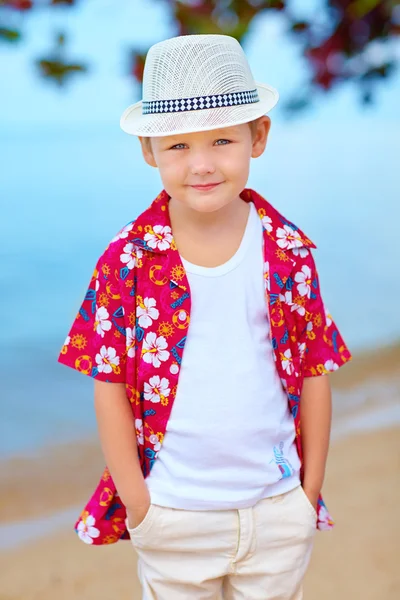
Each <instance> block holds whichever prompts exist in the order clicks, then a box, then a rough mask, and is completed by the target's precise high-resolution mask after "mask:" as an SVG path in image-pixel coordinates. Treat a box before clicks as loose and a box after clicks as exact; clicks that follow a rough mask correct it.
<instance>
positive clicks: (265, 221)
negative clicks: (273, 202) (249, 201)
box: [261, 215, 272, 233]
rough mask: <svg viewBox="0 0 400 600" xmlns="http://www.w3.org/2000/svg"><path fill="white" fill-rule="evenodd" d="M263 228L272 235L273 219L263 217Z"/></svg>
mask: <svg viewBox="0 0 400 600" xmlns="http://www.w3.org/2000/svg"><path fill="white" fill-rule="evenodd" d="M261 221H262V224H263V227H264V229H265V231H268V233H270V232H271V231H272V219H271V217H267V215H265V217H263V218H262V219H261Z"/></svg>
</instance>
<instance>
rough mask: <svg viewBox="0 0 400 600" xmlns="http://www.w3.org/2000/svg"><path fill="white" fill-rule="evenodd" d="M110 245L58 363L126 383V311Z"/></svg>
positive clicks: (101, 377)
mask: <svg viewBox="0 0 400 600" xmlns="http://www.w3.org/2000/svg"><path fill="white" fill-rule="evenodd" d="M111 246H113V244H111V245H110V246H109V247H108V248H107V250H106V251H105V252H104V254H103V255H102V256H101V258H100V259H99V261H98V262H97V265H96V268H95V270H94V273H93V276H92V278H91V280H90V284H89V288H88V290H87V292H86V295H85V297H84V300H83V302H82V305H81V307H80V309H79V311H78V314H77V316H76V318H75V321H74V322H73V324H72V327H71V329H70V331H69V334H68V336H67V338H66V340H65V342H64V345H63V347H62V349H61V352H60V355H59V358H58V361H59V362H60V363H62V364H63V365H66V366H68V367H71V368H73V369H76V370H77V371H79V372H80V373H83V374H84V375H89V376H90V377H94V378H95V379H97V380H99V381H105V382H110V383H125V379H126V377H125V371H126V369H125V366H126V329H125V322H124V309H123V306H122V302H121V292H120V286H121V283H120V278H119V269H118V268H114V264H113V263H114V262H115V260H114V258H113V252H112V250H111ZM113 250H114V249H113Z"/></svg>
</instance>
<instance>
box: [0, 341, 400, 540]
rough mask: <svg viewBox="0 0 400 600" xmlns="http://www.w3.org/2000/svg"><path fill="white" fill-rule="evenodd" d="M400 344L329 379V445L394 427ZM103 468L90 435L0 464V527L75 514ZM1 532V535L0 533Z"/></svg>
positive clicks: (398, 417) (399, 413)
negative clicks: (2, 492) (331, 406)
mask: <svg viewBox="0 0 400 600" xmlns="http://www.w3.org/2000/svg"><path fill="white" fill-rule="evenodd" d="M399 364H400V343H398V344H396V345H394V346H391V347H388V348H384V349H382V350H379V351H378V354H376V353H375V352H367V353H363V354H361V355H359V356H356V357H354V359H353V360H352V361H351V362H350V364H349V365H347V366H346V367H344V368H343V369H341V370H339V371H338V372H337V373H335V374H334V375H333V376H332V386H333V394H334V397H333V399H334V402H333V404H334V411H333V413H334V414H333V426H332V444H334V443H337V442H339V441H340V440H341V439H343V438H348V437H351V436H352V435H355V434H358V433H362V432H363V431H365V432H370V431H374V430H384V429H386V428H390V427H391V426H400V374H398V365H399ZM103 468H104V460H103V457H102V453H101V449H100V444H99V441H98V439H97V436H96V435H93V436H92V437H91V438H90V439H89V440H86V441H82V442H74V443H71V444H67V443H62V444H60V445H57V446H51V447H44V448H41V449H39V450H37V451H36V452H35V453H34V454H32V455H30V456H24V455H20V456H14V457H12V458H6V459H3V460H0V473H1V485H2V488H3V489H6V490H7V498H5V497H4V495H3V497H2V498H1V500H0V527H1V526H2V525H4V524H13V523H15V524H16V525H18V524H19V523H21V522H30V521H32V520H34V519H39V518H41V517H49V518H50V517H54V516H55V515H57V514H59V513H62V512H63V511H67V510H68V509H70V507H71V506H78V507H81V508H79V510H78V512H77V514H76V518H78V516H79V513H80V510H81V509H82V508H83V506H84V505H85V504H86V502H87V501H88V499H89V495H90V494H91V493H92V491H93V490H94V489H95V487H96V486H97V484H98V482H99V479H100V477H101V474H102V472H103ZM0 531H1V529H0Z"/></svg>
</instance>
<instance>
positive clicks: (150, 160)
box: [139, 136, 157, 168]
mask: <svg viewBox="0 0 400 600" xmlns="http://www.w3.org/2000/svg"><path fill="white" fill-rule="evenodd" d="M139 142H140V146H141V148H142V154H143V158H144V160H145V161H146V162H147V164H148V165H150V167H156V168H157V163H156V161H155V158H154V154H153V151H152V148H151V141H150V138H143V137H140V136H139Z"/></svg>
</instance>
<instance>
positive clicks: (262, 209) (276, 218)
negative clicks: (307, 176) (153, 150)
mask: <svg viewBox="0 0 400 600" xmlns="http://www.w3.org/2000/svg"><path fill="white" fill-rule="evenodd" d="M240 197H241V198H242V200H244V201H245V202H253V203H254V205H255V207H256V209H257V213H258V215H259V217H260V219H261V221H262V224H263V227H264V233H265V239H266V241H268V242H269V243H271V244H273V245H274V246H275V250H278V251H284V252H285V251H287V250H289V249H293V248H301V247H304V248H315V247H316V246H315V244H314V243H313V242H312V241H311V240H310V239H309V238H308V237H307V236H306V235H305V234H304V233H303V232H302V231H301V229H299V228H298V227H296V225H294V224H293V223H291V222H290V221H287V220H286V219H285V218H284V217H283V216H282V215H281V214H280V213H279V212H278V211H277V210H276V209H275V208H274V207H273V206H272V205H271V204H269V202H267V201H266V200H265V199H264V198H263V197H262V196H260V194H258V193H257V192H255V191H254V190H252V189H249V188H245V189H244V190H243V191H242V192H241V194H240ZM169 200H170V196H169V194H168V193H167V192H166V191H165V190H162V192H161V193H160V194H159V195H158V196H157V198H156V199H155V200H154V201H153V203H152V204H151V205H150V206H149V208H148V209H146V210H145V211H144V212H143V213H142V214H141V215H140V216H139V217H138V218H137V219H136V221H135V222H134V224H133V228H132V230H131V232H130V238H131V241H132V242H133V243H134V244H135V245H136V246H139V247H140V248H142V249H144V250H148V251H150V252H154V253H157V254H160V253H161V254H163V253H165V252H167V251H168V250H170V249H171V248H172V249H174V250H175V249H176V247H175V243H174V240H173V237H172V230H171V221H170V217H169V211H168V202H169ZM291 230H292V231H291Z"/></svg>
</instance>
